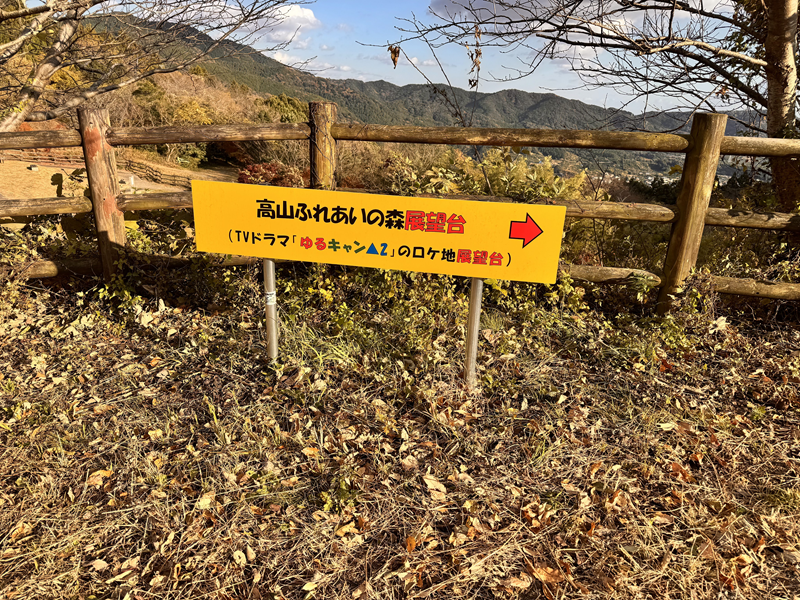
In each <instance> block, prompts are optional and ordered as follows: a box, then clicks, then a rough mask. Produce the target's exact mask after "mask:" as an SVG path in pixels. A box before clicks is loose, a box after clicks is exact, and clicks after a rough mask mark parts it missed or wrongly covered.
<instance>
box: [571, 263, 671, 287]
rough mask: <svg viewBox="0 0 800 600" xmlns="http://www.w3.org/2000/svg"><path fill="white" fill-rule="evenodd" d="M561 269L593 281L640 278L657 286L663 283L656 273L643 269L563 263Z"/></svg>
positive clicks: (574, 276)
mask: <svg viewBox="0 0 800 600" xmlns="http://www.w3.org/2000/svg"><path fill="white" fill-rule="evenodd" d="M559 270H560V271H561V272H562V273H566V274H567V275H569V276H570V277H572V278H573V279H578V280H580V281H591V282H592V283H625V284H627V283H631V281H632V280H634V279H636V278H639V279H644V280H646V281H647V283H648V285H650V286H652V287H657V286H659V285H661V278H660V277H659V276H658V275H656V274H655V273H650V272H649V271H643V270H641V269H622V268H618V267H597V266H594V265H561V266H560V267H559Z"/></svg>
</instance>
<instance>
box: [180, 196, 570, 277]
mask: <svg viewBox="0 0 800 600" xmlns="http://www.w3.org/2000/svg"><path fill="white" fill-rule="evenodd" d="M192 201H193V205H194V215H195V231H196V236H197V249H198V250H199V251H201V252H216V253H220V254H240V255H245V256H259V257H263V258H272V259H279V260H280V259H283V260H298V261H309V262H319V263H329V264H338V265H352V266H360V267H375V268H379V269H399V270H406V271H421V272H426V273H440V274H444V275H463V276H465V277H480V278H492V279H509V280H517V281H531V282H539V283H554V282H555V280H556V273H557V270H558V256H559V252H560V249H561V238H562V232H563V230H564V217H565V213H566V209H565V208H564V207H563V206H541V205H531V204H515V203H510V202H509V203H506V202H479V201H474V200H450V199H446V198H416V197H402V196H386V195H377V194H360V193H353V192H331V191H324V190H309V189H297V188H281V187H272V186H260V185H246V184H238V183H220V182H211V181H193V182H192Z"/></svg>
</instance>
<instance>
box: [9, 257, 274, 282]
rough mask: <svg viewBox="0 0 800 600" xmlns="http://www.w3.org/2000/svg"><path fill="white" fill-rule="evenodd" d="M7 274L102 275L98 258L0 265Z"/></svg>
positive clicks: (184, 261) (174, 264) (173, 264)
mask: <svg viewBox="0 0 800 600" xmlns="http://www.w3.org/2000/svg"><path fill="white" fill-rule="evenodd" d="M148 260H149V261H151V263H155V264H156V265H162V266H166V267H169V268H179V267H185V266H187V265H188V264H189V263H190V262H191V259H190V258H186V257H181V256H158V255H150V256H148ZM256 264H258V265H260V264H261V259H260V258H253V257H252V256H230V257H228V258H226V259H223V260H221V261H218V262H214V263H212V265H211V266H214V267H238V266H242V265H256ZM9 272H13V273H18V274H19V275H20V276H22V277H25V278H26V279H46V278H48V277H58V276H59V275H76V274H77V275H102V273H103V265H102V264H101V262H100V258H73V259H65V260H34V261H30V262H27V263H23V264H20V265H14V266H13V267H11V266H8V265H0V273H1V274H4V275H6V276H7V275H8V273H9Z"/></svg>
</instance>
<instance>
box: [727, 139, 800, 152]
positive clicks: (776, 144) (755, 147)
mask: <svg viewBox="0 0 800 600" xmlns="http://www.w3.org/2000/svg"><path fill="white" fill-rule="evenodd" d="M720 153H721V154H727V155H729V156H800V140H785V139H779V138H757V137H734V136H726V137H725V138H723V139H722V147H721V148H720Z"/></svg>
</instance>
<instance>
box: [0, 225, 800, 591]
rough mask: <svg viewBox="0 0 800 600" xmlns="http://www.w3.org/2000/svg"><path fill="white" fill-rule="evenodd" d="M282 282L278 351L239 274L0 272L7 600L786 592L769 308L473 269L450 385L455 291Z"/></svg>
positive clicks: (795, 490) (793, 416)
mask: <svg viewBox="0 0 800 600" xmlns="http://www.w3.org/2000/svg"><path fill="white" fill-rule="evenodd" d="M53 222H54V220H48V219H42V220H40V221H38V222H36V223H34V224H31V225H29V228H28V230H27V231H25V232H22V233H17V234H4V250H5V252H6V253H7V255H8V253H17V257H18V258H19V256H21V255H22V254H24V253H30V252H31V249H32V248H34V249H35V250H36V251H37V252H41V253H45V252H46V251H47V246H48V244H52V243H54V241H55V240H57V239H58V238H59V237H60V236H61V235H62V234H61V233H59V232H58V231H57V229H53ZM161 227H164V225H163V224H162V223H160V222H158V221H157V220H156V219H155V218H153V217H152V216H148V215H143V219H142V220H141V221H140V228H139V230H138V232H132V238H133V239H132V242H131V245H132V248H134V249H135V248H137V247H138V248H140V249H142V250H147V249H148V248H147V247H146V243H145V236H146V235H150V236H151V237H152V238H154V239H155V238H157V237H158V234H159V232H160V231H161V229H159V228H161ZM23 241H24V244H23ZM278 274H279V281H280V290H279V291H280V294H279V297H280V298H281V304H280V306H281V320H282V324H283V328H282V339H281V357H280V359H279V360H278V361H277V362H275V363H270V362H269V361H268V360H267V359H266V357H265V354H266V352H265V347H264V343H265V341H264V336H263V330H262V325H263V316H262V312H263V311H262V304H261V302H262V301H261V293H260V283H259V280H258V273H257V272H256V271H254V270H247V269H239V270H227V271H220V270H214V269H212V268H210V267H208V265H207V264H206V263H204V262H203V261H201V260H200V259H198V260H197V261H196V262H194V263H192V264H191V265H190V266H189V267H187V268H185V269H183V270H171V271H162V270H161V269H160V268H159V267H158V266H157V265H151V266H147V265H140V266H139V268H138V269H137V270H136V271H133V272H129V275H128V276H127V277H126V278H125V279H124V280H120V281H118V282H116V283H115V284H114V285H111V286H108V287H105V286H97V285H95V284H94V283H93V282H91V281H85V280H68V279H64V280H58V281H46V282H41V283H24V282H23V281H22V280H20V279H18V278H16V277H15V276H11V277H9V278H7V279H6V281H5V283H4V284H3V290H2V294H3V296H2V303H1V304H0V306H2V325H1V326H0V366H1V367H2V370H1V371H0V372H2V378H1V379H0V386H2V388H1V391H0V410H1V411H2V412H0V457H1V458H0V506H1V507H2V509H1V510H0V535H1V536H2V537H0V598H2V599H3V600H12V599H17V600H18V599H22V598H25V599H27V598H65V599H78V598H80V599H90V598H97V599H99V598H120V599H122V598H130V599H144V598H159V599H161V598H164V599H167V598H206V597H208V598H219V599H228V598H271V599H276V600H277V599H282V598H285V599H287V600H288V599H297V600H301V599H304V600H305V599H308V600H310V599H311V598H320V599H322V598H325V599H328V598H348V599H355V600H358V599H363V600H366V599H368V598H381V599H384V598H406V597H408V598H427V597H430V598H445V597H454V596H455V597H464V598H493V597H498V598H506V597H508V598H514V597H520V598H526V599H527V598H539V597H544V598H548V599H552V598H600V597H602V598H620V599H623V598H625V599H627V598H631V599H633V598H720V597H731V598H735V597H739V598H765V597H769V598H797V597H798V595H800V576H799V574H798V569H799V568H800V531H799V530H798V516H800V485H799V484H798V460H799V459H798V457H800V427H799V426H800V419H798V408H800V403H799V402H798V396H797V391H798V382H800V333H799V332H798V330H797V328H796V326H795V325H794V322H795V320H796V313H795V312H794V309H793V308H791V307H790V306H788V305H777V307H779V308H780V307H782V308H781V310H779V311H777V312H776V311H772V312H770V311H766V310H765V309H764V307H762V306H759V305H758V304H746V305H741V304H739V305H736V304H725V305H722V304H721V303H720V300H719V299H718V298H716V297H714V295H713V294H711V293H710V292H708V291H707V290H706V289H705V287H704V284H703V282H702V280H698V281H696V282H694V284H693V286H692V287H691V289H692V290H693V291H692V292H691V293H689V294H688V295H687V297H686V300H685V302H684V305H683V307H682V308H681V311H680V312H678V313H677V314H676V315H675V316H674V317H669V318H666V319H654V318H651V317H649V316H648V315H649V314H650V310H651V309H650V307H649V305H648V304H647V303H645V304H641V303H639V302H637V301H636V300H634V299H633V295H632V294H631V293H629V292H626V291H624V290H622V291H614V290H610V289H594V288H591V287H587V286H584V287H577V286H576V285H575V284H574V283H572V282H570V281H569V280H568V279H567V280H563V279H562V280H561V281H560V282H559V284H558V285H556V286H553V287H550V288H548V287H547V286H533V285H527V284H508V283H503V282H492V284H491V285H490V286H489V287H487V292H486V300H485V302H486V306H485V313H484V317H483V325H482V328H483V331H482V336H481V342H480V344H481V346H480V355H479V362H480V372H479V376H480V382H481V383H480V389H478V390H475V391H472V392H470V391H468V390H465V389H464V388H463V386H462V384H461V375H460V369H461V364H462V355H463V345H464V341H463V339H464V323H465V322H466V310H467V295H468V292H467V289H466V287H465V284H464V283H463V282H460V281H457V280H455V279H453V278H448V277H438V276H424V275H412V274H402V273H392V272H380V271H372V270H366V269H364V270H362V269H343V268H326V267H322V266H320V267H312V266H306V265H301V264H282V265H279V273H278ZM623 305H627V306H628V307H629V308H628V309H625V310H622V309H620V308H619V307H620V306H623ZM769 306H772V307H775V306H776V305H774V304H770V305H769Z"/></svg>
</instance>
